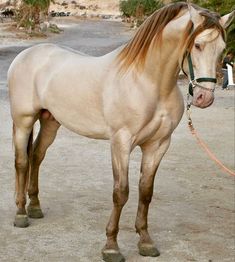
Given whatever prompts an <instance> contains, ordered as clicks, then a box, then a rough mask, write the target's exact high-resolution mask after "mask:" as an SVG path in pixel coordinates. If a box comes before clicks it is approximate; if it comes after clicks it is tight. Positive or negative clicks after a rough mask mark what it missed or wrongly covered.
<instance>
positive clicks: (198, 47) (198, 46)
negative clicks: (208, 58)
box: [195, 43, 201, 51]
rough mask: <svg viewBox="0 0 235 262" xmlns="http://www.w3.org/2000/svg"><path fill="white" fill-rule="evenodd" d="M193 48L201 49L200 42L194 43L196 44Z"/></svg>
mask: <svg viewBox="0 0 235 262" xmlns="http://www.w3.org/2000/svg"><path fill="white" fill-rule="evenodd" d="M195 48H196V49H197V50H199V51H201V46H200V44H198V43H196V44H195Z"/></svg>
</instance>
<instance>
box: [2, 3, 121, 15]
mask: <svg viewBox="0 0 235 262" xmlns="http://www.w3.org/2000/svg"><path fill="white" fill-rule="evenodd" d="M7 2H11V3H13V2H14V0H12V1H7V0H0V8H2V7H3V6H4V4H6V3H7ZM18 2H20V0H18ZM50 10H54V11H56V12H58V11H66V12H71V14H73V15H82V14H84V13H86V14H87V15H89V14H93V13H95V14H97V13H99V14H112V15H119V14H120V12H119V0H56V1H55V4H51V6H50Z"/></svg>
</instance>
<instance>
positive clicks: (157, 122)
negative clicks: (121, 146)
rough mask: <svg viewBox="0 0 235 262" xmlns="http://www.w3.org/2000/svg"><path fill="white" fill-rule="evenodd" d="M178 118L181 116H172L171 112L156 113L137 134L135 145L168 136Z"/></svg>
mask: <svg viewBox="0 0 235 262" xmlns="http://www.w3.org/2000/svg"><path fill="white" fill-rule="evenodd" d="M180 118H181V115H178V116H173V114H172V113H171V112H167V111H165V110H162V111H159V112H156V114H155V115H154V117H153V118H152V119H151V120H150V121H149V123H148V124H147V125H146V126H144V128H143V129H142V130H140V132H139V133H138V134H137V136H136V144H142V143H143V142H145V141H147V140H149V139H153V140H157V139H162V138H165V137H168V136H170V135H171V134H172V132H173V131H174V129H175V127H176V126H177V125H178V123H179V120H180Z"/></svg>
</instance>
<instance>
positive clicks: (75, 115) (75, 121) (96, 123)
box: [49, 108, 109, 139]
mask: <svg viewBox="0 0 235 262" xmlns="http://www.w3.org/2000/svg"><path fill="white" fill-rule="evenodd" d="M49 111H50V113H51V114H52V115H53V117H54V118H55V119H56V120H57V121H58V122H59V123H60V124H61V125H63V126H65V127H66V128H68V129H69V130H71V131H73V132H75V133H77V134H79V135H82V136H86V137H90V138H95V139H109V128H108V127H107V126H106V124H105V122H104V121H103V119H102V117H101V116H98V115H96V116H95V115H88V114H86V113H84V112H79V111H74V110H71V109H68V108H63V112H61V111H60V110H57V109H55V108H51V109H50V108H49Z"/></svg>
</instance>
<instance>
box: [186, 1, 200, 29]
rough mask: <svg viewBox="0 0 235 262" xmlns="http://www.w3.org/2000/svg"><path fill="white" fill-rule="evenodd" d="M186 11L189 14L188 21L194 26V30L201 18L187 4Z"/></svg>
mask: <svg viewBox="0 0 235 262" xmlns="http://www.w3.org/2000/svg"><path fill="white" fill-rule="evenodd" d="M188 10H189V14H190V19H191V21H192V22H193V24H194V28H196V27H197V26H198V25H200V24H201V23H202V21H203V17H202V16H201V15H200V13H199V12H198V11H197V10H196V9H195V8H194V7H193V6H192V5H191V4H188Z"/></svg>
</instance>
